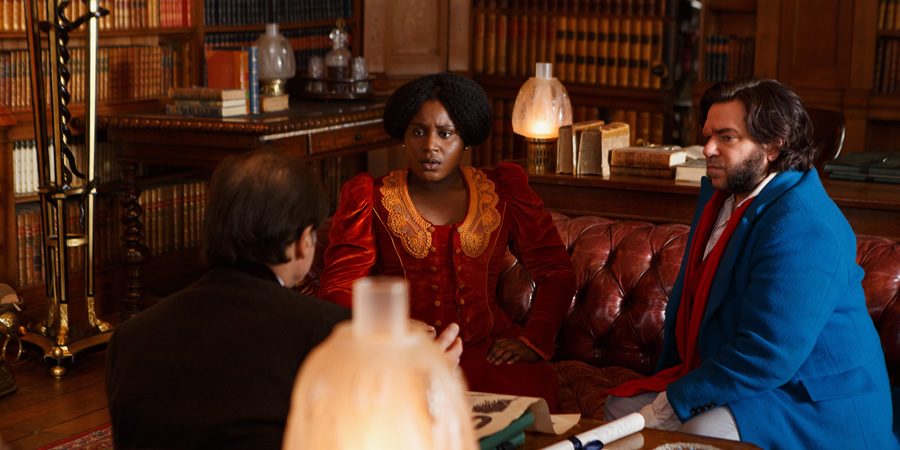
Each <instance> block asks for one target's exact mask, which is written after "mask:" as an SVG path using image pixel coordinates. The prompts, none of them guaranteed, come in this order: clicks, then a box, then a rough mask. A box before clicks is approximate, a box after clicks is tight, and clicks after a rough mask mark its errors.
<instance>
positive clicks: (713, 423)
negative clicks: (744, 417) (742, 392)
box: [603, 392, 741, 441]
mask: <svg viewBox="0 0 900 450" xmlns="http://www.w3.org/2000/svg"><path fill="white" fill-rule="evenodd" d="M657 395H659V394H657V393H656V392H648V393H645V394H638V395H634V396H631V397H616V396H614V395H610V396H609V398H608V399H606V407H605V409H604V411H603V415H604V420H606V421H607V422H611V421H613V420H616V419H618V418H620V417H625V416H627V415H628V414H631V413H633V412H640V410H641V408H643V407H644V406H646V405H649V404H651V403H653V400H655V399H656V396H657ZM676 431H678V432H679V433H690V434H698V435H701V436H709V437H714V438H719V439H728V440H732V441H740V440H741V435H740V433H739V432H738V428H737V422H735V420H734V415H732V414H731V408H729V407H728V406H727V405H726V406H717V407H715V408H712V409H710V410H707V411H705V412H703V413H701V414H698V415H696V416H694V417H692V418H691V419H689V420H688V421H687V422H684V423H683V424H682V425H681V427H679V428H678V430H676Z"/></svg>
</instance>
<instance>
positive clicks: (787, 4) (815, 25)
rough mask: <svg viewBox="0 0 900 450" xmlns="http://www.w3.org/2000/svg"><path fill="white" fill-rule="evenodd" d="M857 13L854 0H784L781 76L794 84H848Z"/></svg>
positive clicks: (830, 86) (837, 86) (839, 86)
mask: <svg viewBox="0 0 900 450" xmlns="http://www.w3.org/2000/svg"><path fill="white" fill-rule="evenodd" d="M853 13H854V12H853V2H852V1H846V0H786V1H784V2H783V3H782V20H781V24H782V31H781V45H780V47H781V51H780V55H779V56H780V57H779V67H778V78H779V79H780V80H781V81H783V82H785V83H787V84H789V85H791V86H793V87H805V88H819V89H843V88H846V87H847V85H848V81H849V75H850V53H851V52H850V48H851V37H852V28H853Z"/></svg>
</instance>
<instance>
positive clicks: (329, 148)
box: [309, 123, 391, 155]
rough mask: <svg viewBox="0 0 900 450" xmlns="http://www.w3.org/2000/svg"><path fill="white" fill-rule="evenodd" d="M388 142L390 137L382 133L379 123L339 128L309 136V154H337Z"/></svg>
mask: <svg viewBox="0 0 900 450" xmlns="http://www.w3.org/2000/svg"><path fill="white" fill-rule="evenodd" d="M390 141H391V137H390V136H388V134H387V132H386V131H384V125H382V124H381V123H373V124H369V125H362V126H357V127H348V128H341V129H339V130H332V131H325V132H322V133H315V134H311V135H309V154H310V155H319V154H322V153H331V152H335V153H337V152H341V151H343V150H349V149H353V148H356V147H364V146H371V145H376V144H383V143H386V142H390Z"/></svg>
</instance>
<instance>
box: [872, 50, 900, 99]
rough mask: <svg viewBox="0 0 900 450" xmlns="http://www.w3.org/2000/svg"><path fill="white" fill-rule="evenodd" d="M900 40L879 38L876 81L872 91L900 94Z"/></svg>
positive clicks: (876, 52) (876, 57)
mask: <svg viewBox="0 0 900 450" xmlns="http://www.w3.org/2000/svg"><path fill="white" fill-rule="evenodd" d="M898 65H900V38H887V37H882V38H878V43H877V44H876V46H875V70H874V72H875V80H874V82H873V83H872V89H873V90H874V91H875V92H878V93H881V94H900V71H898V70H897V66H898Z"/></svg>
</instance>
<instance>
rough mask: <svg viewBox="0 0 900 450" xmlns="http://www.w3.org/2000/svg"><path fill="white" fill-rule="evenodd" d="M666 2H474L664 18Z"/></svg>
mask: <svg viewBox="0 0 900 450" xmlns="http://www.w3.org/2000/svg"><path fill="white" fill-rule="evenodd" d="M666 3H668V1H667V0H475V1H474V2H473V3H472V6H474V7H475V8H499V9H515V10H519V11H539V12H555V13H579V14H618V15H626V16H630V15H633V16H665V15H666Z"/></svg>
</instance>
